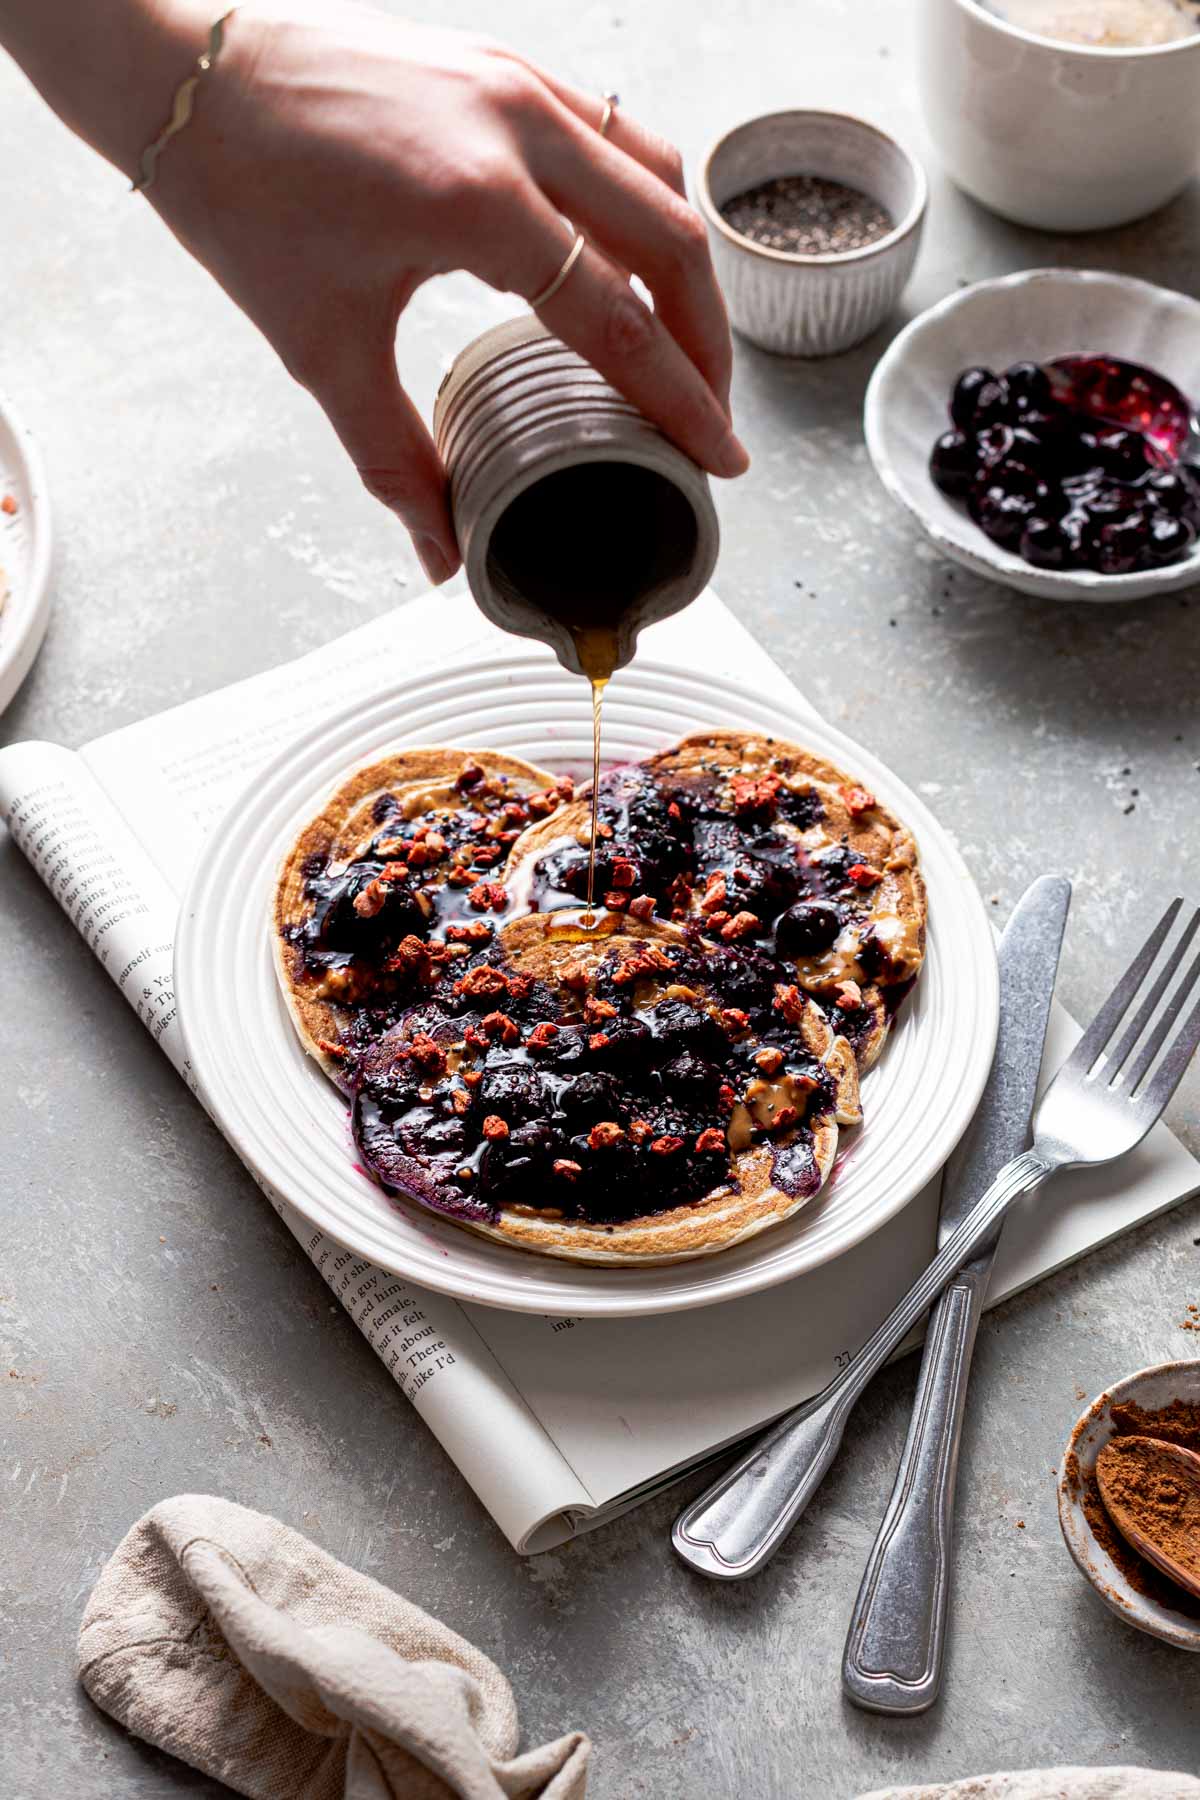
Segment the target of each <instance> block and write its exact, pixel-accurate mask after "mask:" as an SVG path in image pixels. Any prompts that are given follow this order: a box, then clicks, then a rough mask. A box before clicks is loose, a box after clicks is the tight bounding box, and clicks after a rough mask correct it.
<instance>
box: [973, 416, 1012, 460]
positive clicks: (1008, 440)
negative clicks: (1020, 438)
mask: <svg viewBox="0 0 1200 1800" xmlns="http://www.w3.org/2000/svg"><path fill="white" fill-rule="evenodd" d="M1012 444H1013V434H1012V427H1011V425H1004V424H997V425H989V426H987V427H986V428H985V429H984V430H983V431H979V432H977V433H976V435H975V449H976V454H977V456H978V459H979V461H980V463H982V465H983V466H984V468H990V467H991V465H992V464H993V463H995V462H999V461H1000V459H1001V457H1003V456H1007V455H1008V453H1009V451H1010V450H1011V449H1012Z"/></svg>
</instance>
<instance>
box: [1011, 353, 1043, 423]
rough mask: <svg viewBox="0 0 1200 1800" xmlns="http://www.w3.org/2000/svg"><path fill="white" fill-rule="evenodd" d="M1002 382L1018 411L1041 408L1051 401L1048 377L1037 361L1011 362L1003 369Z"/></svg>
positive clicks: (1023, 411)
mask: <svg viewBox="0 0 1200 1800" xmlns="http://www.w3.org/2000/svg"><path fill="white" fill-rule="evenodd" d="M1004 382H1005V385H1006V386H1007V388H1008V393H1009V399H1010V400H1011V402H1012V403H1013V405H1014V407H1015V408H1016V410H1017V412H1018V413H1028V412H1031V411H1032V410H1034V409H1035V408H1037V409H1041V408H1043V407H1046V406H1048V405H1049V404H1050V402H1051V391H1050V379H1049V377H1048V375H1047V374H1046V371H1045V369H1043V368H1040V367H1039V366H1038V364H1037V363H1034V362H1019V363H1013V365H1012V367H1011V368H1010V369H1005V371H1004Z"/></svg>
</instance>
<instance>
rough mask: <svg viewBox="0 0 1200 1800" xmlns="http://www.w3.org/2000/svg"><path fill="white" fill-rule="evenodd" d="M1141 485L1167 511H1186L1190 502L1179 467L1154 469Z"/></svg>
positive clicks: (1188, 491)
mask: <svg viewBox="0 0 1200 1800" xmlns="http://www.w3.org/2000/svg"><path fill="white" fill-rule="evenodd" d="M1143 486H1144V488H1145V491H1146V493H1147V494H1148V495H1149V496H1150V497H1151V498H1152V499H1153V500H1154V501H1155V503H1156V504H1157V505H1158V506H1161V507H1164V508H1165V509H1166V511H1167V512H1169V513H1182V512H1186V511H1187V509H1188V507H1189V505H1190V503H1191V498H1192V496H1191V492H1190V490H1189V488H1188V484H1187V479H1186V477H1185V476H1184V474H1183V472H1182V470H1180V469H1155V470H1154V471H1153V473H1152V474H1150V475H1148V476H1147V477H1146V480H1145V482H1144V483H1143Z"/></svg>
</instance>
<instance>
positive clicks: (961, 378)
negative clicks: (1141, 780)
mask: <svg viewBox="0 0 1200 1800" xmlns="http://www.w3.org/2000/svg"><path fill="white" fill-rule="evenodd" d="M906 339H907V340H908V342H907V343H905V340H906ZM968 347H969V348H970V350H972V351H974V354H973V355H972V354H968V355H966V356H963V355H962V354H961V353H962V351H963V350H966V349H967V348H968ZM1014 350H1015V351H1016V354H1013V352H1014ZM956 356H957V358H958V360H957V365H956V363H955V361H954V360H953V359H955V358H956ZM1197 393H1200V305H1197V303H1196V302H1195V301H1193V300H1189V299H1188V298H1187V297H1186V296H1184V295H1181V294H1172V293H1170V292H1169V291H1168V290H1166V289H1161V288H1152V287H1150V286H1149V285H1148V284H1147V283H1145V282H1139V281H1131V280H1129V279H1128V278H1125V277H1121V276H1103V275H1093V274H1091V273H1088V272H1081V271H1077V270H1039V271H1033V272H1031V273H1029V274H1025V275H1022V276H1015V277H1008V278H1006V279H1005V280H1004V281H999V282H985V283H981V284H979V286H978V287H977V288H974V289H967V290H966V291H965V292H964V293H962V294H960V295H955V296H952V297H951V299H950V300H949V301H944V302H942V304H941V305H940V306H938V307H934V308H932V309H931V311H930V312H929V313H926V314H924V315H922V317H921V318H920V319H918V320H916V321H915V322H914V324H913V325H911V326H909V327H908V329H907V330H906V331H905V332H903V333H901V336H900V338H898V339H897V340H896V342H895V343H894V344H893V346H892V348H891V350H889V352H888V354H887V356H885V357H884V359H883V360H882V361H881V363H880V365H879V368H878V369H877V371H876V374H875V377H874V378H873V380H872V383H871V389H870V390H869V392H868V397H867V438H868V444H869V446H870V449H871V454H872V457H873V459H874V461H875V464H876V467H877V469H878V470H879V473H880V475H881V476H882V478H883V480H884V483H885V485H886V486H888V487H889V488H890V489H891V491H892V492H893V493H894V494H895V495H896V496H897V498H899V499H900V500H901V501H902V502H903V503H904V505H905V506H906V507H908V509H909V510H910V511H911V512H913V513H915V514H916V515H917V517H918V518H919V519H920V520H921V523H922V524H923V525H924V526H925V529H926V531H927V532H928V533H929V535H930V536H931V537H932V538H934V540H935V541H936V542H937V543H938V544H939V545H940V547H941V548H942V549H943V550H944V551H945V552H946V553H947V554H948V555H950V556H952V557H954V558H955V560H956V561H958V562H961V563H965V564H966V565H967V566H968V567H971V568H974V569H976V570H977V571H978V572H980V573H986V574H989V575H992V576H994V577H996V578H998V579H1000V580H1002V581H1004V582H1006V584H1007V585H1008V586H1011V587H1015V588H1019V589H1021V590H1023V591H1025V592H1027V593H1034V594H1042V595H1053V596H1055V597H1059V598H1076V599H1089V600H1128V599H1138V598H1143V597H1145V596H1147V595H1150V594H1153V593H1156V592H1165V591H1169V590H1171V589H1174V588H1178V587H1182V586H1185V585H1187V584H1188V583H1190V582H1192V581H1196V580H1200V438H1198V436H1197V432H1196V427H1195V419H1194V411H1193V402H1192V399H1191V398H1190V396H1192V395H1194V394H1197Z"/></svg>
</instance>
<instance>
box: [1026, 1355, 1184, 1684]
mask: <svg viewBox="0 0 1200 1800" xmlns="http://www.w3.org/2000/svg"><path fill="white" fill-rule="evenodd" d="M1128 1438H1137V1439H1140V1440H1151V1441H1153V1442H1158V1443H1161V1444H1167V1445H1181V1446H1182V1447H1183V1448H1184V1449H1186V1450H1191V1451H1194V1452H1196V1453H1197V1454H1200V1362H1170V1363H1158V1364H1157V1365H1156V1366H1155V1367H1153V1368H1150V1369H1139V1371H1138V1372H1137V1374H1136V1375H1127V1376H1126V1377H1125V1379H1124V1380H1123V1381H1118V1382H1117V1383H1116V1384H1115V1385H1114V1386H1113V1387H1111V1388H1108V1389H1107V1390H1106V1391H1105V1392H1104V1393H1103V1394H1101V1395H1100V1396H1099V1397H1098V1398H1097V1399H1095V1400H1093V1401H1092V1403H1091V1405H1090V1406H1089V1407H1088V1409H1087V1411H1086V1412H1085V1413H1084V1414H1083V1416H1082V1418H1080V1419H1079V1420H1078V1421H1077V1423H1076V1425H1075V1428H1074V1430H1073V1431H1072V1433H1071V1436H1070V1438H1069V1440H1068V1442H1067V1450H1066V1455H1065V1456H1064V1458H1063V1464H1062V1468H1061V1469H1060V1471H1059V1479H1058V1518H1059V1523H1060V1525H1061V1526H1062V1533H1063V1537H1064V1538H1065V1539H1066V1544H1067V1549H1068V1550H1069V1551H1070V1553H1071V1556H1072V1558H1073V1560H1074V1562H1075V1566H1076V1568H1077V1569H1078V1570H1079V1571H1080V1573H1081V1574H1082V1575H1084V1576H1086V1578H1087V1580H1088V1581H1090V1582H1091V1584H1092V1586H1093V1587H1094V1588H1095V1590H1096V1592H1097V1593H1098V1594H1099V1596H1100V1598H1101V1599H1102V1600H1103V1601H1104V1604H1105V1605H1106V1606H1107V1607H1109V1609H1110V1610H1111V1611H1112V1612H1115V1613H1116V1614H1117V1615H1118V1617H1119V1618H1122V1619H1124V1620H1126V1622H1127V1623H1128V1624H1130V1625H1136V1626H1137V1627H1138V1629H1139V1630H1140V1631H1148V1632H1149V1633H1150V1634H1151V1636H1152V1637H1157V1638H1162V1639H1163V1641H1164V1642H1165V1643H1168V1644H1174V1645H1175V1646H1176V1647H1177V1648H1178V1649H1180V1650H1196V1651H1200V1597H1197V1596H1196V1595H1194V1594H1191V1593H1189V1592H1188V1591H1187V1590H1186V1589H1185V1588H1183V1587H1181V1586H1179V1585H1177V1584H1176V1583H1175V1582H1174V1581H1171V1580H1170V1579H1168V1577H1167V1576H1166V1575H1165V1574H1163V1573H1161V1572H1160V1570H1159V1569H1158V1568H1156V1567H1155V1566H1154V1564H1153V1563H1151V1562H1150V1561H1149V1560H1147V1558H1146V1557H1144V1556H1142V1555H1140V1554H1139V1553H1138V1551H1136V1550H1135V1549H1134V1548H1133V1546H1132V1544H1131V1543H1130V1542H1129V1541H1128V1539H1127V1538H1126V1537H1125V1536H1124V1535H1123V1533H1122V1532H1121V1531H1120V1530H1119V1529H1118V1528H1117V1525H1116V1524H1115V1523H1114V1520H1113V1517H1112V1516H1111V1515H1110V1513H1109V1510H1108V1508H1107V1507H1106V1506H1105V1502H1104V1498H1103V1496H1102V1493H1101V1484H1100V1479H1099V1476H1098V1472H1097V1461H1098V1459H1099V1457H1100V1453H1101V1451H1102V1450H1103V1449H1104V1448H1105V1446H1106V1445H1108V1444H1110V1443H1115V1442H1118V1441H1119V1440H1121V1439H1128ZM1166 1455H1167V1456H1168V1457H1169V1455H1170V1452H1169V1451H1168V1452H1167V1453H1166ZM1110 1461H1111V1459H1110ZM1109 1498H1110V1501H1111V1499H1112V1494H1111V1491H1110V1495H1109ZM1125 1499H1126V1501H1127V1504H1128V1505H1129V1507H1130V1509H1131V1510H1130V1514H1129V1515H1128V1516H1130V1517H1132V1519H1133V1520H1134V1521H1135V1523H1136V1524H1137V1525H1138V1526H1139V1528H1140V1527H1144V1535H1145V1536H1146V1537H1147V1538H1149V1539H1150V1540H1151V1541H1154V1542H1157V1543H1159V1544H1162V1545H1164V1546H1165V1547H1166V1548H1167V1549H1168V1551H1169V1550H1170V1549H1171V1547H1172V1536H1173V1534H1176V1533H1177V1534H1182V1533H1185V1532H1189V1533H1190V1532H1191V1529H1192V1528H1191V1526H1190V1524H1189V1522H1188V1517H1187V1513H1186V1509H1185V1508H1184V1507H1183V1505H1182V1504H1181V1505H1180V1506H1179V1508H1178V1509H1177V1511H1178V1516H1175V1510H1173V1504H1172V1501H1171V1497H1170V1493H1169V1491H1168V1492H1167V1495H1166V1499H1165V1502H1164V1498H1163V1495H1161V1494H1160V1495H1158V1496H1157V1497H1156V1499H1155V1501H1154V1503H1153V1506H1152V1507H1151V1506H1150V1505H1149V1504H1148V1503H1147V1500H1146V1498H1145V1496H1139V1495H1138V1494H1136V1493H1134V1494H1131V1495H1127V1496H1125ZM1139 1508H1144V1517H1143V1516H1141V1514H1140V1513H1139ZM1193 1541H1194V1540H1193ZM1178 1548H1181V1549H1182V1548H1184V1544H1183V1540H1182V1536H1181V1540H1180V1544H1179V1546H1178Z"/></svg>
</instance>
